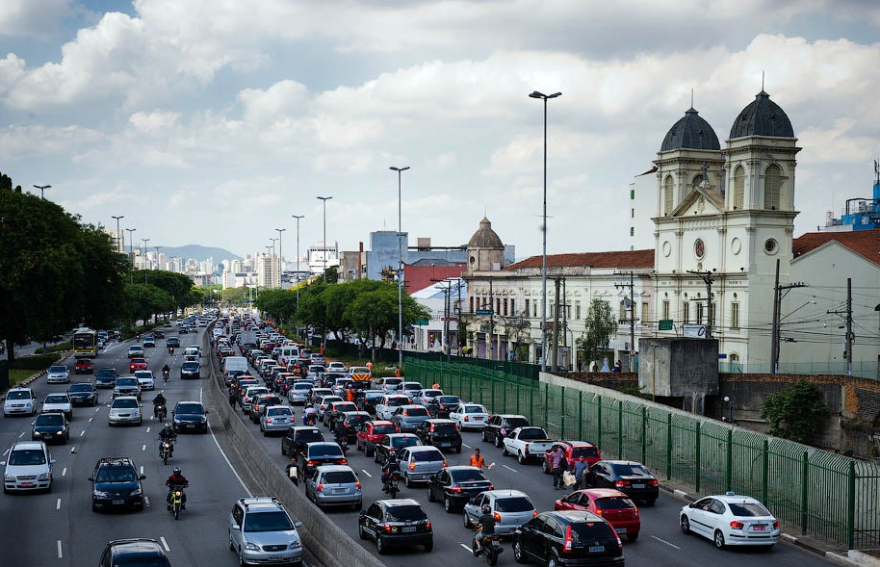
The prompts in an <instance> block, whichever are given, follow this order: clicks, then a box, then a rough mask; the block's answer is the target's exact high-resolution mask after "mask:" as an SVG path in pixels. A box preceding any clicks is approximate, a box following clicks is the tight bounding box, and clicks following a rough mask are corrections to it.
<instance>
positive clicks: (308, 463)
mask: <svg viewBox="0 0 880 567" xmlns="http://www.w3.org/2000/svg"><path fill="white" fill-rule="evenodd" d="M317 464H318V461H307V462H306V466H309V467H313V466H315V465H317Z"/></svg>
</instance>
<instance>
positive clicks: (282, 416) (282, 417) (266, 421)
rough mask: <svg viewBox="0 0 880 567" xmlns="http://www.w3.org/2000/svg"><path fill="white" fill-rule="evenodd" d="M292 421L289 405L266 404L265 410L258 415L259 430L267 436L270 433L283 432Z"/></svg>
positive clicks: (291, 411)
mask: <svg viewBox="0 0 880 567" xmlns="http://www.w3.org/2000/svg"><path fill="white" fill-rule="evenodd" d="M293 423H294V417H293V410H292V409H291V408H290V406H284V405H273V406H266V411H265V412H264V413H262V415H261V416H260V431H262V432H263V435H264V436H266V437H268V436H269V434H271V433H284V432H285V431H287V430H288V429H290V426H291V425H292V424H293Z"/></svg>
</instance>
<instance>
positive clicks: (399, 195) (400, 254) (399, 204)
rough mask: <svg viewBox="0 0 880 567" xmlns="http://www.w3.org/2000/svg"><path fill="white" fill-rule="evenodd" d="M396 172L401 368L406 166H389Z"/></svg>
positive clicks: (400, 358)
mask: <svg viewBox="0 0 880 567" xmlns="http://www.w3.org/2000/svg"><path fill="white" fill-rule="evenodd" d="M389 169H390V170H391V171H396V172H397V367H398V368H400V369H403V222H402V220H403V214H402V211H403V199H402V197H403V191H402V188H401V183H402V182H401V177H402V176H403V172H404V171H406V170H408V169H409V166H406V167H394V166H393V165H392V166H391V167H390V168H389Z"/></svg>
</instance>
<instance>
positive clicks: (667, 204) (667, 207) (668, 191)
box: [663, 175, 672, 216]
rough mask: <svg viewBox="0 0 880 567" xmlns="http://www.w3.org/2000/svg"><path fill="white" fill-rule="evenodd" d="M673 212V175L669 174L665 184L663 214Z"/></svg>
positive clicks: (667, 214)
mask: <svg viewBox="0 0 880 567" xmlns="http://www.w3.org/2000/svg"><path fill="white" fill-rule="evenodd" d="M671 214H672V176H671V175H667V176H666V181H665V182H664V184H663V216H669V215H671Z"/></svg>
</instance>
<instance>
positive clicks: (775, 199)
mask: <svg viewBox="0 0 880 567" xmlns="http://www.w3.org/2000/svg"><path fill="white" fill-rule="evenodd" d="M781 187H782V170H781V169H780V168H779V166H778V165H771V166H770V167H768V168H767V171H766V172H765V173H764V208H765V209H767V210H771V211H775V210H777V209H779V189H780V188H781Z"/></svg>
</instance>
